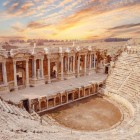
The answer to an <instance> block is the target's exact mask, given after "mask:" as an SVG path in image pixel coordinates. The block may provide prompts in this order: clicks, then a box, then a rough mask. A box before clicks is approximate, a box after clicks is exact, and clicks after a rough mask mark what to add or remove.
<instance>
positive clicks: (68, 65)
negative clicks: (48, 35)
mask: <svg viewBox="0 0 140 140" xmlns="http://www.w3.org/2000/svg"><path fill="white" fill-rule="evenodd" d="M67 67H68V73H69V71H70V58H69V55H68V64H67Z"/></svg>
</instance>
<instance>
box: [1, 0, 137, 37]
mask: <svg viewBox="0 0 140 140" xmlns="http://www.w3.org/2000/svg"><path fill="white" fill-rule="evenodd" d="M0 19H1V20H0V38H3V39H5V38H26V39H27V38H45V39H101V38H107V37H134V38H135V37H140V0H86V1H85V0H1V1H0Z"/></svg>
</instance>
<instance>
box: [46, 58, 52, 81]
mask: <svg viewBox="0 0 140 140" xmlns="http://www.w3.org/2000/svg"><path fill="white" fill-rule="evenodd" d="M47 58H48V83H51V74H50V67H51V65H50V56H48V57H47Z"/></svg>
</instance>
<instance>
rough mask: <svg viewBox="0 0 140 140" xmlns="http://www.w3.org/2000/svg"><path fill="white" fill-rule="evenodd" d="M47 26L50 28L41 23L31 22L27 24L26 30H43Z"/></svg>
mask: <svg viewBox="0 0 140 140" xmlns="http://www.w3.org/2000/svg"><path fill="white" fill-rule="evenodd" d="M48 26H50V24H46V23H43V22H37V21H32V22H30V23H28V25H27V28H31V29H40V28H44V27H48Z"/></svg>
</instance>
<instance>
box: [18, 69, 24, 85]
mask: <svg viewBox="0 0 140 140" xmlns="http://www.w3.org/2000/svg"><path fill="white" fill-rule="evenodd" d="M16 76H17V85H18V86H25V85H26V74H25V69H24V68H18V67H17V73H16Z"/></svg>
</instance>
